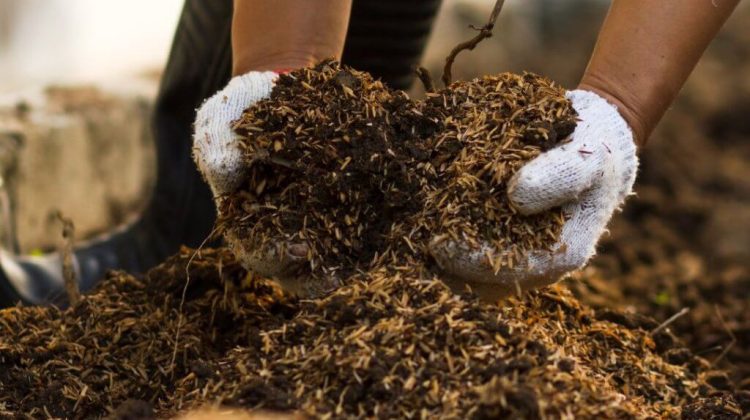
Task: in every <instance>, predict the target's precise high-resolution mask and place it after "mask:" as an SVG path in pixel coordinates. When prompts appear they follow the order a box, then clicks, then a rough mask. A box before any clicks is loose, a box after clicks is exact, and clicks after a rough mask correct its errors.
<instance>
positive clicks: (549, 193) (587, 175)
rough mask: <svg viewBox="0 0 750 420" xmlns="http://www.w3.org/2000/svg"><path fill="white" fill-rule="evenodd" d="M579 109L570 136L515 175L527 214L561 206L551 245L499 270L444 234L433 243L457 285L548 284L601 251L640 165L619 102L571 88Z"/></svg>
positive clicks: (513, 184) (518, 200)
mask: <svg viewBox="0 0 750 420" xmlns="http://www.w3.org/2000/svg"><path fill="white" fill-rule="evenodd" d="M566 96H567V98H568V99H569V100H570V101H571V102H572V104H573V108H574V109H575V110H576V112H578V119H579V121H578V125H577V127H576V129H575V131H574V132H573V134H572V136H571V141H570V142H567V143H565V144H562V145H560V146H557V147H556V148H554V149H552V150H549V151H547V152H545V153H542V154H541V155H539V156H537V157H536V158H535V159H533V160H532V161H531V162H529V163H527V164H526V165H524V166H523V167H522V168H521V169H520V170H519V171H518V172H517V173H516V175H515V176H514V177H513V179H511V181H510V184H509V188H508V197H509V198H510V200H511V202H512V203H513V204H514V206H515V207H516V208H517V209H518V210H519V211H520V213H522V214H524V215H530V214H535V213H539V212H542V211H545V210H548V209H551V208H553V207H557V206H562V208H563V212H564V213H565V214H566V216H567V222H566V223H565V225H564V226H563V228H562V233H561V235H560V239H559V241H558V242H557V243H556V244H555V245H554V246H553V247H552V251H542V250H539V251H533V252H531V253H530V254H529V255H528V256H527V258H526V261H524V262H522V263H521V264H520V265H518V266H516V267H514V268H513V269H508V268H504V269H501V270H500V271H499V272H497V273H495V272H494V271H493V269H492V267H491V264H490V261H489V259H488V258H487V254H488V251H489V252H490V253H491V254H493V253H502V252H503V250H494V249H490V248H491V247H490V246H489V245H486V246H485V247H484V248H481V249H479V250H476V249H470V248H469V247H468V246H467V245H466V244H462V243H455V242H447V243H443V244H439V245H437V243H436V245H433V246H431V249H430V251H431V253H432V255H433V257H434V258H435V261H436V262H437V264H438V265H439V266H440V268H441V269H442V270H443V271H444V273H445V274H446V275H447V277H448V281H449V283H452V284H453V285H454V286H459V287H460V286H463V285H465V284H468V285H470V286H471V287H472V288H473V289H474V290H475V291H476V292H478V293H479V294H480V295H484V296H487V297H490V298H495V297H501V296H505V295H508V294H512V293H515V292H516V291H518V290H520V289H530V288H535V287H540V286H543V285H547V284H551V283H554V282H556V281H557V280H559V279H560V278H561V277H562V276H563V275H564V274H566V273H568V272H570V271H572V270H575V269H578V268H581V267H583V266H584V265H585V264H586V262H587V261H588V260H589V258H591V257H592V256H593V255H594V254H595V252H596V243H597V241H598V240H599V237H600V236H601V235H602V234H603V233H604V231H605V230H606V227H607V223H608V221H609V219H610V218H611V217H612V214H613V213H614V211H615V210H616V209H617V208H618V207H619V206H620V205H622V203H623V202H624V201H625V198H626V197H627V196H628V195H630V194H631V192H632V188H633V183H634V182H635V176H636V171H637V168H638V158H637V157H636V145H635V143H634V141H633V134H632V131H631V129H630V127H629V126H628V124H627V123H626V122H625V120H624V119H623V118H622V116H621V115H620V113H619V112H618V111H617V108H616V107H615V106H614V105H612V104H610V103H608V102H607V101H606V100H604V98H602V97H600V96H599V95H597V94H596V93H593V92H589V91H584V90H574V91H569V92H568V93H567V95H566Z"/></svg>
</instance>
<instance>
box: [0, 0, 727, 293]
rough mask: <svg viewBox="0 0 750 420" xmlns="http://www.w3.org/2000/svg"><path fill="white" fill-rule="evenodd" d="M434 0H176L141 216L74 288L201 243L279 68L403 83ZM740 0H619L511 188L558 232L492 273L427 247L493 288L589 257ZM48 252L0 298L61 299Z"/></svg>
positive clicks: (80, 262)
mask: <svg viewBox="0 0 750 420" xmlns="http://www.w3.org/2000/svg"><path fill="white" fill-rule="evenodd" d="M440 3H441V1H440V0H413V1H409V2H403V1H398V0H305V1H298V0H274V1H267V0H234V1H233V2H232V1H231V0H216V1H203V0H186V2H185V5H184V8H183V12H182V15H181V18H180V22H179V25H178V28H177V32H176V34H175V38H174V42H173V46H172V51H171V53H170V57H169V60H168V64H167V67H166V69H165V72H164V76H163V78H162V84H161V88H160V92H159V95H158V98H157V101H156V105H155V111H154V136H155V141H156V149H157V165H158V168H157V180H156V186H155V189H154V193H153V197H152V199H151V201H150V204H149V206H148V207H147V208H146V210H145V211H144V212H143V213H142V214H141V216H140V218H139V219H138V220H137V221H136V222H134V223H132V224H130V225H128V226H125V227H123V228H121V229H119V230H117V231H116V232H114V233H113V234H111V235H109V236H108V237H106V238H100V239H97V240H94V241H91V242H89V243H86V244H83V245H82V246H80V247H78V248H77V249H76V252H75V260H76V263H77V265H76V267H77V270H78V273H79V278H80V282H81V285H82V288H83V289H87V288H90V287H92V286H93V285H94V284H95V283H96V281H97V280H98V279H99V278H101V277H102V275H103V274H104V272H105V271H106V269H109V268H122V269H127V270H130V271H142V270H145V269H147V268H148V267H150V266H152V265H154V264H156V263H158V262H159V261H161V260H162V259H164V258H166V257H167V256H169V255H170V254H172V253H173V252H175V251H176V250H177V249H178V248H179V246H180V245H181V244H186V245H189V246H193V247H195V246H198V245H200V244H201V243H202V242H203V240H204V239H205V238H206V236H208V234H209V232H210V231H211V228H212V226H213V222H214V218H215V211H216V210H215V206H214V204H213V200H212V198H216V197H218V196H220V195H222V194H226V193H227V192H229V191H231V190H232V189H234V188H236V187H237V185H238V183H239V182H241V181H242V179H241V174H242V167H241V164H240V161H239V160H238V156H237V152H236V148H235V147H233V145H234V142H235V141H236V138H235V136H234V134H233V133H232V131H231V130H230V128H229V122H230V121H233V120H234V119H236V118H237V117H238V116H239V115H240V113H241V112H242V111H243V110H244V109H246V108H247V107H249V106H252V104H253V103H255V102H256V101H258V100H260V99H261V98H264V97H267V96H268V94H269V92H270V90H271V89H272V87H273V83H274V80H275V78H276V77H277V74H278V73H279V72H283V71H288V70H292V69H296V68H300V67H304V66H309V65H312V64H314V63H315V62H317V61H319V60H321V59H325V58H328V57H334V58H337V59H340V60H341V61H342V62H343V63H345V64H348V65H350V66H352V67H354V68H357V69H359V70H364V71H368V72H370V73H372V74H373V75H374V76H375V77H378V78H381V79H382V80H383V81H384V82H385V83H386V84H388V85H390V86H391V87H393V88H396V89H405V88H408V86H409V85H410V84H411V82H412V80H413V69H414V67H415V66H416V65H417V64H418V63H419V59H420V57H421V54H422V51H423V49H424V46H425V44H426V41H427V38H428V36H429V33H430V29H431V27H432V23H433V21H434V18H435V16H436V14H437V11H438V9H439V7H440ZM738 3H739V0H662V1H658V2H654V1H650V0H613V1H612V4H611V7H610V11H609V13H608V15H607V17H606V19H605V21H604V23H603V25H602V27H601V30H600V33H599V36H598V40H597V43H596V47H595V48H594V51H593V54H592V56H591V59H590V62H589V64H588V67H587V68H586V71H585V72H584V74H583V76H582V78H581V81H580V83H579V84H578V86H577V87H576V88H575V89H573V90H571V91H569V92H568V93H567V95H568V98H569V99H570V100H571V101H572V103H573V106H574V108H575V109H576V111H577V112H578V114H579V118H580V121H579V123H578V125H577V128H576V130H575V132H574V133H573V135H572V136H571V139H570V142H568V143H566V144H564V145H561V146H559V147H557V148H555V149H552V150H550V151H547V152H545V153H543V154H541V155H540V156H539V157H537V158H536V159H534V160H533V161H531V162H529V163H528V164H527V165H526V166H525V167H523V168H522V169H521V171H520V172H519V173H518V174H517V176H516V178H515V179H514V180H513V183H512V184H513V185H512V187H511V188H510V191H509V197H510V199H511V200H512V201H513V202H514V204H515V205H516V207H517V208H518V209H519V210H520V211H521V212H522V213H524V214H532V213H536V212H540V211H543V210H545V209H548V208H550V207H554V206H560V205H562V206H563V209H564V211H565V212H566V213H567V215H568V216H569V217H568V220H567V222H566V224H565V226H564V227H563V231H562V234H561V238H560V241H559V243H558V244H557V245H555V247H554V248H553V251H552V252H544V251H538V252H534V253H532V254H531V255H530V256H529V258H528V259H527V261H526V262H525V263H524V264H522V265H521V266H520V267H516V268H514V269H505V270H503V271H500V272H498V273H495V272H493V271H492V270H490V269H489V267H488V265H487V264H486V261H485V260H484V259H483V256H482V255H483V253H482V252H477V251H473V250H472V249H471V248H470V247H468V246H466V245H465V244H462V243H460V242H458V243H447V244H445V245H443V246H436V247H432V248H431V252H432V254H433V256H434V257H435V260H436V262H437V263H438V265H439V266H440V267H441V269H442V270H443V271H444V272H445V273H446V275H447V276H448V277H450V278H453V279H456V280H458V281H462V282H465V283H468V284H470V285H471V286H472V287H473V288H474V289H475V290H477V291H479V292H480V293H481V292H486V293H488V294H492V293H493V292H494V291H496V290H501V289H504V288H506V287H507V286H508V284H510V283H513V284H514V285H516V284H517V285H520V286H521V287H522V288H531V287H537V286H540V285H544V284H549V283H551V282H554V281H556V280H557V279H559V278H560V277H561V276H562V275H563V274H565V273H567V272H569V271H571V270H575V269H577V268H580V267H582V266H584V265H585V264H586V263H587V261H588V260H589V259H590V258H591V257H592V255H593V254H594V253H595V249H596V243H597V241H598V239H599V237H600V236H601V235H602V233H603V232H604V231H605V229H606V226H607V222H608V221H609V219H610V218H611V216H612V214H613V213H614V212H615V210H616V209H617V208H618V207H619V206H620V205H621V204H622V203H623V202H624V200H625V198H626V197H627V196H628V195H630V194H631V193H632V187H633V182H634V180H635V176H636V171H637V166H638V158H637V150H638V148H639V147H642V146H644V145H645V143H646V141H647V139H648V137H649V134H650V133H651V131H652V130H653V128H654V126H655V125H656V124H657V123H658V121H659V120H660V119H661V117H662V115H663V114H664V112H665V110H666V109H667V108H668V107H669V106H670V104H671V103H672V101H673V100H674V99H675V97H676V95H677V94H678V92H679V90H680V88H681V87H682V85H683V84H684V82H685V80H686V79H687V77H688V75H689V74H690V72H691V71H692V69H693V68H694V66H695V65H696V63H697V62H698V60H699V58H700V56H701V55H702V53H703V51H704V50H705V48H706V47H707V45H708V44H709V42H710V41H711V40H712V39H713V38H714V36H715V35H716V33H717V32H718V31H719V29H720V28H721V26H722V24H723V23H724V22H725V21H726V19H727V18H728V17H729V15H730V14H731V12H732V11H733V10H734V8H735V7H736V5H737V4H738ZM196 109H197V113H196ZM193 123H195V130H193ZM192 138H194V149H195V151H194V157H195V163H197V167H198V168H200V172H199V171H198V170H196V165H195V164H194V163H193V159H192V156H191V139H192ZM203 179H205V181H207V183H208V185H210V189H209V188H208V187H207V186H206V183H204V181H203ZM288 245H292V246H287V247H284V249H288V250H290V251H284V252H280V250H274V249H270V250H268V249H264V250H255V251H253V252H249V253H245V254H243V255H242V258H243V259H244V262H245V263H246V265H247V266H248V267H250V268H251V269H255V270H256V271H258V272H260V273H261V274H266V275H269V276H271V277H274V276H275V277H279V276H284V273H286V272H288V270H286V268H287V267H288V266H289V265H290V264H299V263H300V260H301V255H302V254H303V253H304V252H305V249H304V246H302V247H301V248H300V247H299V246H296V245H299V244H288ZM58 260H59V256H56V255H48V256H44V257H41V258H39V257H37V258H32V257H12V256H8V255H7V253H0V304H13V303H15V302H17V301H19V300H20V301H24V302H28V303H48V302H57V301H59V300H60V296H61V294H62V292H61V291H62V290H63V288H62V280H61V278H60V275H59V270H58V269H53V268H52V267H53V266H54V267H57V265H59V264H58V262H59V261H58Z"/></svg>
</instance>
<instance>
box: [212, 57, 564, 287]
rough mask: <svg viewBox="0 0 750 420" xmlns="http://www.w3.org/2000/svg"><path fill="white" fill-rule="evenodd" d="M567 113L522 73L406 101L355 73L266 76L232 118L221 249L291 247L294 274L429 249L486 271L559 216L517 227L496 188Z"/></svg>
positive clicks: (362, 265)
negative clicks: (467, 252) (263, 93)
mask: <svg viewBox="0 0 750 420" xmlns="http://www.w3.org/2000/svg"><path fill="white" fill-rule="evenodd" d="M575 117H576V114H575V111H574V110H573V109H572V106H571V104H570V102H569V101H568V100H567V99H566V98H565V96H564V90H563V89H562V88H560V87H558V86H556V85H555V84H553V83H552V82H550V81H549V80H547V79H545V78H542V77H540V76H536V75H533V74H530V73H526V74H523V75H516V74H511V73H504V74H499V75H496V76H485V77H483V78H479V79H475V80H472V81H469V82H456V83H453V84H451V85H450V86H448V87H447V88H445V89H443V90H441V91H438V92H431V93H428V96H427V99H426V100H424V101H413V100H411V99H410V98H409V97H408V96H407V95H406V93H404V92H401V91H393V90H391V89H389V88H388V87H386V86H384V85H383V84H382V83H381V82H380V81H376V80H373V78H372V77H371V76H370V75H368V74H366V73H363V72H359V71H356V70H354V69H351V68H348V67H346V66H342V65H340V64H339V63H337V62H335V61H330V60H329V61H324V62H321V63H320V64H318V65H316V66H314V67H312V68H306V69H300V70H297V71H294V72H292V73H289V74H286V75H282V76H280V78H279V80H278V81H277V83H276V86H275V87H274V89H273V91H272V92H271V96H270V98H269V99H266V100H263V101H260V102H259V103H257V104H256V105H254V106H253V107H251V108H249V109H248V110H246V111H245V113H244V114H243V116H242V117H241V119H240V120H239V121H238V122H237V123H236V125H235V130H236V131H237V132H238V133H239V134H240V135H241V136H242V140H241V145H242V147H243V152H244V158H245V160H246V165H247V168H248V170H247V173H246V182H245V183H244V184H243V185H242V186H241V188H240V189H239V190H238V192H235V193H233V194H231V195H229V196H227V197H225V198H224V199H223V200H222V202H221V204H220V207H221V215H222V216H221V220H220V227H221V228H222V230H223V231H224V232H225V233H228V235H227V238H228V239H229V242H230V243H234V242H243V243H250V244H253V245H252V246H246V245H242V246H239V247H240V248H243V247H244V248H252V249H263V248H264V247H266V246H268V245H269V244H271V245H272V246H276V245H277V244H279V243H282V244H283V243H289V244H292V243H294V244H300V243H302V244H305V245H306V246H307V248H308V249H309V252H308V254H307V258H308V260H309V264H307V265H305V267H304V268H303V269H304V270H306V272H303V273H299V274H303V275H308V276H310V277H325V278H331V277H337V278H338V279H340V282H344V283H345V282H346V281H347V280H346V279H347V278H348V277H349V276H350V275H351V274H353V273H355V272H357V271H358V270H362V269H373V268H377V267H380V266H383V265H384V264H387V263H389V264H394V263H395V264H403V263H405V262H406V261H416V262H415V263H410V264H411V265H414V264H419V263H420V261H424V260H425V259H426V257H425V255H426V254H427V253H426V251H425V249H426V246H427V242H428V241H430V240H433V241H439V240H456V241H461V242H463V243H466V244H468V245H469V246H470V248H472V249H479V248H480V246H482V245H483V244H485V243H489V244H491V245H492V247H491V248H492V249H496V250H503V252H502V253H501V252H497V253H496V255H491V256H488V258H490V259H491V264H492V267H495V268H497V269H499V268H501V267H503V266H513V264H515V263H518V261H519V260H521V259H522V258H523V256H524V254H525V253H526V252H527V251H529V250H532V249H548V248H549V247H550V246H551V245H552V244H554V243H555V241H556V239H557V236H558V235H559V232H560V229H561V227H562V224H563V222H564V215H563V214H562V212H561V211H560V209H555V210H551V211H549V212H545V213H542V214H540V215H536V216H528V217H523V216H521V215H519V214H518V213H517V212H516V211H515V209H513V207H512V205H511V204H510V203H509V202H508V199H507V197H506V191H507V185H508V182H509V181H510V179H511V178H512V176H513V174H514V173H515V172H516V171H517V170H518V169H519V168H520V167H521V166H522V165H523V163H524V162H526V161H528V160H530V159H532V158H534V157H535V156H537V155H538V154H539V153H541V152H542V151H544V150H547V149H549V148H550V147H553V146H555V145H556V144H559V143H560V142H562V141H565V140H566V138H567V136H568V135H569V134H570V133H572V131H573V129H574V128H575V124H576V122H575Z"/></svg>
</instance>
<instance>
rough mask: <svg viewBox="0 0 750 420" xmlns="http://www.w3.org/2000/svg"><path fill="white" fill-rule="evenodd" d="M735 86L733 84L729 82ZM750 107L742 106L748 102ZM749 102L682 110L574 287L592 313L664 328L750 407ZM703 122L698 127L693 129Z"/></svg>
mask: <svg viewBox="0 0 750 420" xmlns="http://www.w3.org/2000/svg"><path fill="white" fill-rule="evenodd" d="M727 84H731V82H727ZM743 101H744V102H743ZM748 109H750V107H749V106H748V103H747V97H744V99H743V100H742V101H740V102H738V103H736V102H728V103H726V104H725V105H724V106H721V107H717V108H714V109H712V108H710V107H707V106H705V105H704V104H701V103H698V104H693V105H689V104H684V103H683V104H682V105H680V106H679V107H677V108H676V109H674V110H673V111H672V114H671V115H670V116H669V118H668V120H667V122H666V124H664V125H663V126H662V128H661V130H660V131H659V132H658V133H657V134H656V135H655V136H654V139H653V141H652V143H651V144H650V145H649V146H648V148H647V149H646V155H645V156H644V157H643V160H642V167H641V173H640V174H639V180H638V184H637V185H636V188H635V189H636V191H637V192H638V196H637V197H636V198H635V199H631V200H630V201H629V202H628V204H627V206H626V207H625V211H624V213H623V214H622V215H620V216H619V217H618V218H616V220H615V221H614V223H613V224H612V226H611V234H610V236H609V237H606V238H605V239H604V241H603V243H602V245H601V246H600V254H602V255H600V256H598V257H597V258H595V259H594V260H593V267H591V268H589V269H588V270H587V271H586V272H584V273H582V274H580V275H578V276H577V278H578V279H579V280H580V281H579V282H570V284H571V287H573V288H574V290H575V292H576V294H577V295H578V296H580V297H581V299H582V300H583V301H584V302H586V303H588V304H590V305H592V306H593V307H595V308H617V309H621V310H625V311H628V312H631V313H632V312H637V313H640V314H646V315H648V316H652V317H654V318H656V319H661V320H664V319H667V318H669V317H670V316H672V315H674V314H676V313H678V312H679V311H681V310H682V309H683V308H687V312H686V313H685V314H684V315H683V316H681V317H679V318H678V319H676V320H675V322H674V323H672V324H671V325H670V327H669V328H670V330H671V331H672V332H674V333H675V334H676V335H677V336H679V337H680V338H682V339H683V340H684V341H685V344H686V346H687V347H688V348H690V349H691V350H692V351H694V352H695V353H697V354H700V355H701V356H703V357H705V358H706V359H707V360H708V361H710V362H711V363H712V365H713V366H714V367H716V368H720V369H726V371H727V372H728V378H727V377H719V378H717V379H715V382H716V383H717V384H719V385H720V386H721V387H723V388H725V389H729V390H735V392H737V394H738V395H741V403H742V405H743V407H744V409H745V412H747V410H748V408H749V407H750V312H748V307H749V306H748V304H749V302H750V301H749V300H748V299H749V297H750V265H749V264H748V261H750V260H749V259H748V258H749V257H750V237H749V236H748V231H749V229H750V183H749V182H748V178H747V176H746V174H747V173H749V172H750V163H748V162H750V147H748V144H747V136H748V134H750V131H749V130H748V128H747V124H746V119H745V118H744V117H738V116H737V113H738V112H739V113H743V115H744V113H746V112H747V111H748ZM696 115H700V119H696V117H695V116H696Z"/></svg>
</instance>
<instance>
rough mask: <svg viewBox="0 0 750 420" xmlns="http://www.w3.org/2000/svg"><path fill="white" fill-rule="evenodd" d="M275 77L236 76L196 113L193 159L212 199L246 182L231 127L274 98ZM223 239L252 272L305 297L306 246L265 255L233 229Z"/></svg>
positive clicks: (279, 246)
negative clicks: (301, 279) (301, 276)
mask: <svg viewBox="0 0 750 420" xmlns="http://www.w3.org/2000/svg"><path fill="white" fill-rule="evenodd" d="M277 77H278V74H276V73H275V72H262V73H261V72H249V73H246V74H244V75H241V76H236V77H234V78H233V79H232V80H230V81H229V84H228V85H227V86H226V87H225V88H224V89H222V90H220V91H219V92H217V93H216V94H215V95H214V96H212V97H210V98H208V100H206V101H205V102H204V103H203V105H202V106H201V107H200V108H199V109H198V113H197V116H196V119H195V133H194V136H193V158H194V159H195V162H196V163H197V165H198V169H199V170H200V172H201V173H202V174H203V177H204V178H205V179H206V182H208V185H209V186H210V187H211V191H212V192H213V195H214V199H219V198H221V197H222V196H224V195H226V194H229V193H232V192H234V191H235V190H236V189H237V188H238V187H239V186H240V185H241V184H242V182H243V181H245V178H244V174H245V173H246V171H245V168H244V164H243V158H242V152H241V151H240V149H239V147H238V143H239V135H237V134H236V133H235V132H234V131H233V130H232V123H233V122H234V121H236V120H238V119H239V118H240V116H241V115H242V112H243V111H244V110H245V109H247V108H248V107H250V106H252V105H253V104H255V103H256V102H257V101H259V100H261V99H265V98H267V97H268V96H269V95H270V94H271V89H273V86H274V81H275V80H276V78H277ZM225 238H226V239H227V242H228V243H229V245H230V247H231V248H232V251H233V252H234V254H235V255H236V256H237V257H238V258H239V259H240V261H241V262H242V264H243V265H244V266H245V267H246V268H247V269H248V270H251V271H253V272H254V273H257V274H260V275H261V276H265V277H271V278H274V279H276V280H278V281H280V282H281V284H282V287H284V289H286V290H291V291H293V292H298V293H302V292H303V291H302V290H298V289H300V286H299V285H298V284H297V283H298V282H297V281H296V277H295V273H296V272H298V269H299V268H300V267H301V266H302V265H303V264H305V263H306V262H307V246H306V245H304V244H289V243H286V242H285V241H284V240H283V239H282V240H279V241H274V245H272V246H268V247H264V248H262V249H261V248H259V247H258V246H255V244H252V243H248V241H247V240H246V238H244V236H243V235H240V234H239V233H238V232H236V231H234V230H233V229H231V227H230V228H229V229H228V230H227V232H226V233H225Z"/></svg>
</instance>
